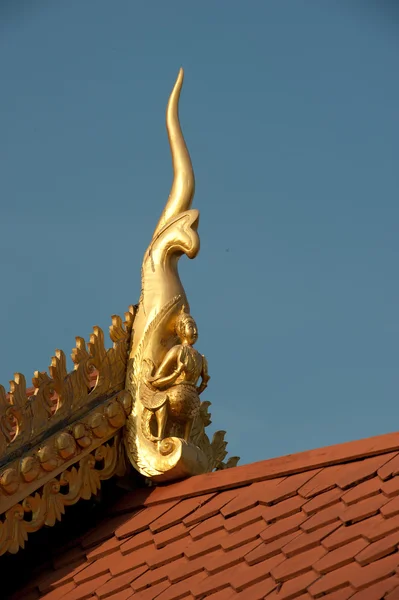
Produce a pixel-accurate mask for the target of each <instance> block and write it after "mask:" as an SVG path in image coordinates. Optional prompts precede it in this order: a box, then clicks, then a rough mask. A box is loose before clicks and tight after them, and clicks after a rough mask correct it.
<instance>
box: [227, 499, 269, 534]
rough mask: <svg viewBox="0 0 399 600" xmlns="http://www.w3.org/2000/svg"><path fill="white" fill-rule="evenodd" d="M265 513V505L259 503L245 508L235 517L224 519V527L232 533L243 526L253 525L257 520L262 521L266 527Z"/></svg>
mask: <svg viewBox="0 0 399 600" xmlns="http://www.w3.org/2000/svg"><path fill="white" fill-rule="evenodd" d="M264 514H265V507H264V506H260V505H259V504H257V505H256V506H254V507H253V508H250V509H249V510H243V511H242V512H240V513H238V515H234V517H230V518H227V519H224V520H223V527H224V528H225V529H226V531H229V532H230V533H234V531H237V530H239V529H242V528H243V527H246V526H247V525H251V524H252V523H256V522H257V521H262V522H263V524H264V527H266V523H265V521H264V520H263V519H264V516H263V515H264Z"/></svg>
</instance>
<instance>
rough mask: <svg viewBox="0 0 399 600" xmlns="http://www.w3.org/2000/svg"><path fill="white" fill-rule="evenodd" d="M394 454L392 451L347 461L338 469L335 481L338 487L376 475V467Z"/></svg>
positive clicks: (379, 466)
mask: <svg viewBox="0 0 399 600" xmlns="http://www.w3.org/2000/svg"><path fill="white" fill-rule="evenodd" d="M394 456H395V454H394V453H391V454H382V455H379V456H373V457H371V458H366V459H364V460H362V461H355V462H353V463H348V464H347V465H344V467H343V468H342V469H341V470H340V472H339V475H338V477H337V478H336V481H335V483H336V484H337V485H339V487H340V488H342V489H346V488H348V487H349V486H351V485H355V484H356V483H360V482H361V481H364V480H365V479H369V478H370V477H372V476H373V475H376V474H377V471H378V469H380V468H381V467H382V466H383V465H385V464H386V463H387V462H388V461H389V460H391V459H392V458H393V457H394Z"/></svg>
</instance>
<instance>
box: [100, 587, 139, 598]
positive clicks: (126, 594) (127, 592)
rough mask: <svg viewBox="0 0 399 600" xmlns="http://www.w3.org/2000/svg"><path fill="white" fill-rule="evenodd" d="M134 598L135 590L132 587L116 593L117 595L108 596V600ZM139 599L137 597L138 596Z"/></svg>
mask: <svg viewBox="0 0 399 600" xmlns="http://www.w3.org/2000/svg"><path fill="white" fill-rule="evenodd" d="M132 597H133V590H132V588H131V587H129V588H127V589H124V590H121V591H120V592H116V594H111V595H110V596H107V600H129V598H132ZM136 598H137V596H136Z"/></svg>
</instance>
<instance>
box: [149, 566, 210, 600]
mask: <svg viewBox="0 0 399 600" xmlns="http://www.w3.org/2000/svg"><path fill="white" fill-rule="evenodd" d="M204 579H207V574H206V573H205V572H204V571H202V572H200V573H197V574H196V575H193V576H192V577H188V578H187V579H183V580H181V581H179V582H178V583H175V584H174V585H171V586H169V587H168V588H166V589H165V590H164V591H163V592H161V593H160V594H159V596H157V600H180V598H184V597H185V596H187V593H188V592H191V590H192V589H194V588H195V586H196V585H197V584H199V583H201V581H203V580H204Z"/></svg>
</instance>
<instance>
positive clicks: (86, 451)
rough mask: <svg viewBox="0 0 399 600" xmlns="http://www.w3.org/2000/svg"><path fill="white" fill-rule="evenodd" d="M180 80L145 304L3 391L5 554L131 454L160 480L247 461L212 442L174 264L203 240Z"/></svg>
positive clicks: (0, 498) (192, 331) (200, 370)
mask: <svg viewBox="0 0 399 600" xmlns="http://www.w3.org/2000/svg"><path fill="white" fill-rule="evenodd" d="M182 84H183V71H182V70H180V73H179V76H178V79H177V81H176V84H175V86H174V88H173V91H172V94H171V96H170V99H169V103H168V107H167V112H166V125H167V131H168V137H169V143H170V148H171V153H172V161H173V170H174V179H173V184H172V189H171V192H170V195H169V198H168V201H167V203H166V206H165V208H164V211H163V213H162V215H161V218H160V220H159V222H158V225H157V227H156V228H155V231H154V234H153V237H152V240H151V242H150V244H149V247H148V249H147V251H146V252H145V255H144V258H143V266H142V290H141V297H140V300H139V304H138V305H137V306H130V307H129V310H128V312H127V313H125V321H122V319H121V318H120V317H119V316H116V315H114V316H113V317H112V324H111V326H110V338H111V341H112V346H111V348H109V349H106V348H105V342H104V333H103V331H102V329H101V328H100V327H94V328H93V332H92V334H91V336H90V340H89V342H88V343H87V344H86V342H85V341H84V339H83V338H81V337H77V338H76V347H75V348H74V349H73V351H72V355H71V356H72V361H73V363H74V369H73V370H72V371H71V372H70V373H68V372H67V368H66V357H65V354H64V353H63V352H62V351H61V350H56V352H55V356H54V357H53V358H52V360H51V365H50V367H49V372H48V373H46V372H38V371H36V372H35V374H34V377H33V379H32V383H33V390H32V389H30V390H27V388H26V380H25V378H24V376H23V375H22V374H20V373H16V374H15V376H14V379H13V380H12V381H11V382H10V391H9V393H6V391H5V389H4V387H2V386H0V555H1V554H4V553H5V552H12V553H15V552H17V550H18V549H19V548H20V547H23V546H24V543H25V541H26V539H27V536H28V534H29V533H31V532H33V531H37V530H38V529H40V527H42V526H43V525H54V523H55V522H56V521H57V520H60V519H61V517H62V514H63V513H64V510H65V507H66V506H68V505H71V504H74V503H76V502H77V501H78V500H79V499H80V498H84V499H88V498H90V496H91V495H92V494H95V493H97V491H98V490H99V488H100V485H101V481H102V480H104V479H109V478H110V477H112V476H114V475H117V476H123V475H124V474H125V473H126V471H127V461H128V462H130V463H131V465H132V466H133V467H134V468H135V469H136V470H137V471H138V472H139V473H141V474H142V475H143V476H144V478H145V479H144V481H148V480H152V481H153V482H155V483H156V482H167V481H173V480H176V479H180V478H183V477H188V476H191V475H196V474H199V473H204V472H209V471H212V470H218V469H225V468H228V467H232V466H235V465H236V464H237V462H238V460H239V459H238V458H237V457H232V458H230V459H229V460H228V461H227V462H225V458H226V455H227V451H226V445H227V442H226V441H225V437H224V436H225V432H224V431H218V432H216V433H215V434H214V436H213V438H212V440H210V439H209V438H208V435H207V433H206V428H207V427H208V426H209V424H210V423H211V419H210V414H209V412H208V408H209V406H210V402H208V401H202V399H201V395H202V393H203V392H204V390H205V389H206V388H207V385H208V381H209V379H210V377H209V374H208V364H207V360H206V358H205V356H203V355H202V354H200V353H199V352H198V351H197V350H196V349H195V348H194V344H195V343H196V341H197V337H198V331H197V325H196V323H195V320H194V319H193V317H192V316H191V314H190V309H189V304H188V300H187V296H186V294H185V291H184V288H183V285H182V283H181V281H180V277H179V274H178V268H177V267H178V260H179V258H180V257H181V256H182V255H183V254H185V255H186V256H188V257H189V258H191V259H193V258H195V256H196V255H197V254H198V251H199V246H200V242H199V236H198V223H199V212H198V211H197V210H195V209H192V208H191V204H192V199H193V195H194V187H195V184H194V173H193V168H192V164H191V160H190V156H189V153H188V150H187V147H186V144H185V141H184V138H183V134H182V131H181V128H180V123H179V117H178V102H179V97H180V92H181V88H182ZM126 459H127V460H126Z"/></svg>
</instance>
